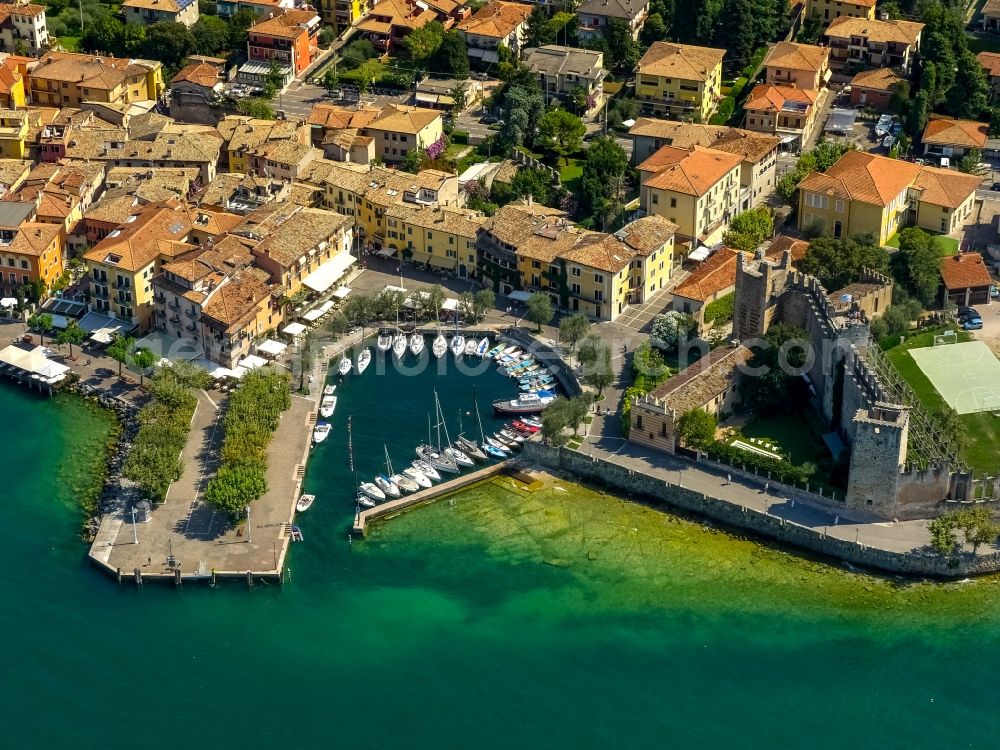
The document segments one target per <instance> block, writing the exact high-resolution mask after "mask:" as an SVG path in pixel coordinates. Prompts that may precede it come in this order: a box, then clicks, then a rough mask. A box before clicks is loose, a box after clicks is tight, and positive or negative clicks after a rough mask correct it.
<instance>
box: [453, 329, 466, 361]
mask: <svg viewBox="0 0 1000 750" xmlns="http://www.w3.org/2000/svg"><path fill="white" fill-rule="evenodd" d="M464 352H465V336H463V335H462V334H460V333H459V332H458V331H455V333H454V334H453V335H452V337H451V353H452V354H454V355H455V358H456V359H457V358H458V357H461V356H462V354H463V353H464Z"/></svg>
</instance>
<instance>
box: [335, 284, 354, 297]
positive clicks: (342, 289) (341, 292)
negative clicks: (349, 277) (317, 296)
mask: <svg viewBox="0 0 1000 750" xmlns="http://www.w3.org/2000/svg"><path fill="white" fill-rule="evenodd" d="M350 293H351V289H350V287H346V286H338V287H337V291H335V292H334V293H333V296H334V297H336V298H337V299H344V298H345V297H347V295H349V294H350Z"/></svg>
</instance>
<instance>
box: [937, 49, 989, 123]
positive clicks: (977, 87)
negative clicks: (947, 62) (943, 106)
mask: <svg viewBox="0 0 1000 750" xmlns="http://www.w3.org/2000/svg"><path fill="white" fill-rule="evenodd" d="M989 103H990V84H989V81H987V80H986V71H985V70H983V66H982V64H980V62H979V60H978V59H977V58H976V54H975V53H974V52H973V51H972V50H970V49H965V50H963V51H962V52H961V53H960V54H959V55H958V59H957V61H956V70H955V83H954V85H953V86H952V87H951V89H949V91H948V95H947V109H948V111H949V112H950V113H951V114H952V115H954V116H955V117H958V118H960V119H963V120H978V119H979V118H980V117H981V116H982V114H983V112H985V111H986V108H987V107H988V106H989Z"/></svg>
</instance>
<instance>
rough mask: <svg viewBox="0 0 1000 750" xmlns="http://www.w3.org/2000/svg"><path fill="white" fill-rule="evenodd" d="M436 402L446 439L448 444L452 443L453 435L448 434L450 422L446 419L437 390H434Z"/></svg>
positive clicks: (440, 423)
mask: <svg viewBox="0 0 1000 750" xmlns="http://www.w3.org/2000/svg"><path fill="white" fill-rule="evenodd" d="M434 403H435V404H437V410H438V419H439V420H440V421H439V422H438V425H444V439H445V442H446V443H447V444H448V445H451V437H450V436H449V435H448V423H447V422H445V421H444V412H443V411H442V410H441V401H440V400H439V399H438V395H437V391H434ZM438 440H439V441H440V440H441V437H440V433H439V435H438Z"/></svg>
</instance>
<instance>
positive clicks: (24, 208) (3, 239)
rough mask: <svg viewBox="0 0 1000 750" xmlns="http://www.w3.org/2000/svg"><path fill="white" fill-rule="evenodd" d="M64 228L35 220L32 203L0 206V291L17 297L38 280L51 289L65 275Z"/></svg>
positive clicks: (8, 203) (12, 203) (9, 202)
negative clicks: (21, 290)
mask: <svg viewBox="0 0 1000 750" xmlns="http://www.w3.org/2000/svg"><path fill="white" fill-rule="evenodd" d="M61 230H62V228H61V227H60V226H59V225H57V224H43V223H41V222H38V221H35V207H34V204H32V203H21V202H14V201H4V202H3V203H0V272H2V274H3V275H2V278H0V292H2V293H3V296H5V297H14V296H16V295H17V290H18V288H19V287H22V286H24V285H25V284H29V283H31V282H34V281H38V280H39V279H40V280H41V281H42V283H43V284H44V285H45V288H46V289H49V288H50V287H51V286H52V284H53V283H55V281H56V279H58V278H59V277H60V276H61V275H62V272H63V241H62V231H61Z"/></svg>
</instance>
